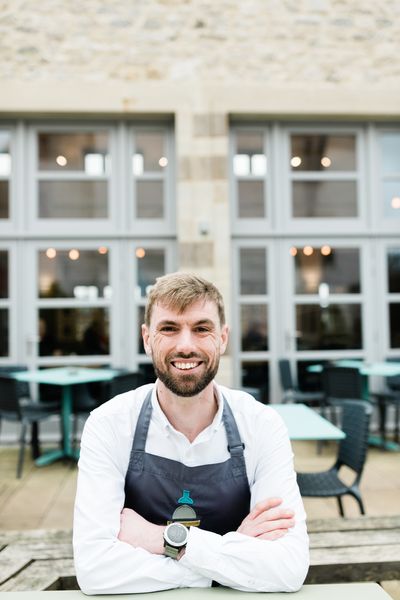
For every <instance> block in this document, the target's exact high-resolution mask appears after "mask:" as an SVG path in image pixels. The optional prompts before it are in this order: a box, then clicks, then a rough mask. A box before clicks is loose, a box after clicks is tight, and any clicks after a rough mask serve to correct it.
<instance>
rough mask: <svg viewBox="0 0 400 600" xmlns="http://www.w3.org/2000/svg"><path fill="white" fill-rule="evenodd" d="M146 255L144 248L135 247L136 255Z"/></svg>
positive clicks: (141, 256) (138, 256) (139, 256)
mask: <svg viewBox="0 0 400 600" xmlns="http://www.w3.org/2000/svg"><path fill="white" fill-rule="evenodd" d="M145 256H146V250H145V249H144V248H136V257H137V258H144V257H145Z"/></svg>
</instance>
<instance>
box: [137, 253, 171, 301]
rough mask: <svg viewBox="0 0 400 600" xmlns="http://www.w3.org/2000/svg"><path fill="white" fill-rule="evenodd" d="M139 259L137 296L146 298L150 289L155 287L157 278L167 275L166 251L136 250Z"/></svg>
mask: <svg viewBox="0 0 400 600" xmlns="http://www.w3.org/2000/svg"><path fill="white" fill-rule="evenodd" d="M136 258H137V271H138V282H137V294H138V296H139V298H140V297H145V296H146V295H147V294H148V292H149V287H150V286H152V285H154V283H155V282H156V278H157V277H161V275H164V273H165V250H163V249H162V248H156V249H155V248H151V249H145V248H136Z"/></svg>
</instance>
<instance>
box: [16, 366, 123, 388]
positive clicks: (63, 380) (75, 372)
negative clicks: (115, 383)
mask: <svg viewBox="0 0 400 600" xmlns="http://www.w3.org/2000/svg"><path fill="white" fill-rule="evenodd" d="M116 374H117V371H115V370H113V369H88V368H86V367H57V368H54V369H38V370H35V371H20V372H16V373H13V377H15V379H18V381H28V382H31V383H49V384H52V385H74V384H77V383H91V382H92V381H108V380H110V379H112V378H113V377H114V376H115V375H116Z"/></svg>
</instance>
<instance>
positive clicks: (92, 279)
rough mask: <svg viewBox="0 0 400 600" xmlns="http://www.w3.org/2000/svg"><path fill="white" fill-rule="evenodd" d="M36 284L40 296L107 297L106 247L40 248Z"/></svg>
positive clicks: (84, 298)
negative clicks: (85, 248) (96, 248)
mask: <svg viewBox="0 0 400 600" xmlns="http://www.w3.org/2000/svg"><path fill="white" fill-rule="evenodd" d="M38 285H39V297H40V298H77V299H78V300H88V301H93V300H95V299H96V298H110V296H111V288H110V286H109V275H108V249H107V247H106V246H100V248H99V249H98V250H78V249H77V248H71V249H70V250H59V249H55V248H47V250H41V251H39V281H38Z"/></svg>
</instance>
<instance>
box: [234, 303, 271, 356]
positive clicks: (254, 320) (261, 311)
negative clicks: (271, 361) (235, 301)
mask: <svg viewBox="0 0 400 600" xmlns="http://www.w3.org/2000/svg"><path fill="white" fill-rule="evenodd" d="M267 312H268V309H267V306H265V304H244V305H242V306H241V307H240V313H241V332H242V343H241V349H242V350H243V351H255V350H268V325H267Z"/></svg>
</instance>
